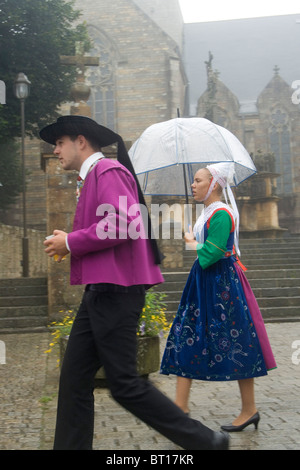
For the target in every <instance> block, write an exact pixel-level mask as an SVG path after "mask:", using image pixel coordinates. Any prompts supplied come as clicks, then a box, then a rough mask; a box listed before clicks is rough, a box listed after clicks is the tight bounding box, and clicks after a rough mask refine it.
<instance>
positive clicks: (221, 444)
mask: <svg viewBox="0 0 300 470" xmlns="http://www.w3.org/2000/svg"><path fill="white" fill-rule="evenodd" d="M229 439H230V438H229V435H228V434H227V433H226V432H222V431H221V432H215V434H214V437H213V440H212V443H211V450H229Z"/></svg>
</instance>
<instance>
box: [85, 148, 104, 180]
mask: <svg viewBox="0 0 300 470" xmlns="http://www.w3.org/2000/svg"><path fill="white" fill-rule="evenodd" d="M100 158H104V155H103V153H101V152H96V153H93V154H92V155H90V156H89V157H88V158H87V159H86V160H85V161H84V162H83V164H82V165H81V168H80V172H79V176H80V177H81V178H82V179H83V180H85V178H86V176H87V174H88V171H89V169H90V167H91V165H92V164H93V163H95V162H96V161H97V160H99V159H100Z"/></svg>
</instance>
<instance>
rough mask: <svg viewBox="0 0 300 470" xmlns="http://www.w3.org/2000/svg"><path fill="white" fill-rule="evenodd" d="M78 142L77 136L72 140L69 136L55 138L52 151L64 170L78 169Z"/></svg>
mask: <svg viewBox="0 0 300 470" xmlns="http://www.w3.org/2000/svg"><path fill="white" fill-rule="evenodd" d="M78 144H79V142H78V138H77V139H76V140H74V141H73V140H71V139H70V137H69V136H63V137H60V138H59V139H57V141H56V146H55V149H54V151H53V153H54V155H56V156H57V157H58V159H59V161H60V164H61V166H62V167H63V169H64V170H77V171H79V170H80V167H81V158H80V153H79V150H80V149H79V145H78Z"/></svg>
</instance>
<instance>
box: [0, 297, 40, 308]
mask: <svg viewBox="0 0 300 470" xmlns="http://www.w3.org/2000/svg"><path fill="white" fill-rule="evenodd" d="M47 302H48V296H47V295H30V296H22V295H20V296H17V297H6V296H5V297H0V307H22V306H23V307H24V306H28V307H32V306H35V305H47Z"/></svg>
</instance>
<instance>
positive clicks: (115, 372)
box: [54, 289, 214, 450]
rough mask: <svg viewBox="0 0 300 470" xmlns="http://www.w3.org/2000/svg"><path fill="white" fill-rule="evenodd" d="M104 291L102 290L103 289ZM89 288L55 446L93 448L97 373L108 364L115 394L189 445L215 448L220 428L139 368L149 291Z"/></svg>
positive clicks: (70, 354) (69, 358) (70, 352)
mask: <svg viewBox="0 0 300 470" xmlns="http://www.w3.org/2000/svg"><path fill="white" fill-rule="evenodd" d="M100 290H101V289H100ZM102 290H104V292H101V291H100V292H98V291H96V290H90V289H88V290H86V292H85V293H84V296H83V299H82V303H81V306H80V308H79V311H78V314H77V316H76V319H75V321H74V325H73V328H72V331H71V334H70V338H69V341H68V346H67V350H66V353H65V357H64V361H63V365H62V370H61V377H60V386H59V397H58V408H57V422H56V432H55V440H54V449H55V450H59V449H60V450H83V449H85V450H89V449H92V443H93V432H94V396H93V389H94V377H95V374H96V372H97V370H98V368H99V367H100V366H104V369H105V374H106V377H107V380H108V383H109V388H110V391H111V394H112V397H113V398H114V399H115V400H116V401H117V402H118V403H119V404H121V405H122V406H123V407H124V408H126V409H127V410H128V411H130V412H131V413H133V414H134V415H135V416H136V417H138V418H139V419H141V420H142V421H144V422H145V423H146V424H148V425H150V426H151V427H152V428H154V429H155V430H157V431H158V432H160V433H161V434H163V435H164V436H166V437H167V438H168V439H170V440H171V441H173V442H174V443H176V444H177V445H179V446H180V447H182V448H184V449H191V450H192V449H210V448H211V442H212V439H213V436H214V432H213V431H212V430H210V429H209V428H207V427H206V426H204V425H203V424H202V423H200V422H199V421H196V420H193V419H191V418H189V417H187V416H186V415H185V413H183V412H182V411H181V410H180V409H179V408H178V407H177V406H176V405H175V404H174V403H173V402H172V401H171V400H170V399H169V398H167V397H166V396H165V395H164V394H163V393H161V392H160V391H159V390H157V389H156V388H155V387H154V386H153V385H152V384H151V383H150V382H149V381H147V380H144V379H143V378H140V377H139V376H138V374H137V371H136V349H137V344H136V343H137V341H136V329H137V322H138V318H139V315H140V312H141V310H142V308H143V306H144V301H145V295H144V293H138V292H131V291H129V292H126V291H125V292H114V291H110V290H109V289H108V290H105V289H102Z"/></svg>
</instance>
